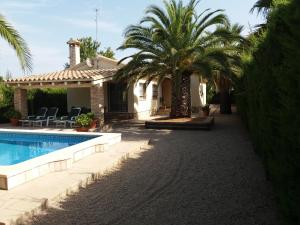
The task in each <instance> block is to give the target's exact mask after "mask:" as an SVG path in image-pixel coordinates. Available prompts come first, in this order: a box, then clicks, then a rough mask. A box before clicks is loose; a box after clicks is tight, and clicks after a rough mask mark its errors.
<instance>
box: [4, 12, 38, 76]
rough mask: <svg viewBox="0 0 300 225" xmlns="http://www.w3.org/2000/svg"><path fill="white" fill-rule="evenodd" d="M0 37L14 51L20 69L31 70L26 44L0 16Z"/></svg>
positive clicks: (29, 55)
mask: <svg viewBox="0 0 300 225" xmlns="http://www.w3.org/2000/svg"><path fill="white" fill-rule="evenodd" d="M0 36H1V37H2V38H3V39H4V40H5V41H7V42H8V44H9V45H10V46H11V47H12V48H13V49H14V50H15V52H16V54H17V57H18V59H19V62H20V65H21V68H22V70H23V71H26V70H27V71H31V70H32V60H31V54H30V50H29V48H28V47H27V44H26V42H25V41H24V39H23V38H22V37H21V36H20V34H19V33H18V31H16V30H15V29H14V28H13V27H12V26H11V25H10V24H9V23H8V22H7V21H6V19H5V17H4V16H2V15H1V14H0Z"/></svg>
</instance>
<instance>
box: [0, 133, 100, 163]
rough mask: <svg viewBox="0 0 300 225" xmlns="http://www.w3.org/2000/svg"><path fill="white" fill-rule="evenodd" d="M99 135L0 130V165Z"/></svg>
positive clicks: (22, 159) (17, 161) (29, 157)
mask: <svg viewBox="0 0 300 225" xmlns="http://www.w3.org/2000/svg"><path fill="white" fill-rule="evenodd" d="M96 137H99V136H96V135H95V136H80V135H53V134H28V133H10V132H7V133H6V132H0V166H8V165H14V164H17V163H20V162H24V161H26V160H29V159H32V158H36V157H38V156H41V155H45V154H48V153H50V152H53V151H56V150H59V149H62V148H66V147H69V146H72V145H76V144H79V143H81V142H84V141H88V140H91V139H93V138H96Z"/></svg>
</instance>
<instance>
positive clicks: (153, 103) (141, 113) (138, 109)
mask: <svg viewBox="0 0 300 225" xmlns="http://www.w3.org/2000/svg"><path fill="white" fill-rule="evenodd" d="M145 82H146V81H144V80H140V81H138V82H136V84H135V85H134V87H133V96H131V98H129V99H128V100H132V98H133V99H134V104H133V109H134V113H135V115H136V118H137V119H147V118H149V117H150V116H151V115H154V114H155V112H156V111H157V110H158V108H159V96H158V98H157V99H153V98H152V95H153V89H152V87H153V84H156V82H151V83H150V84H149V85H148V86H147V89H146V98H145V99H142V98H140V96H139V93H140V91H139V84H140V83H145ZM129 102H130V101H129Z"/></svg>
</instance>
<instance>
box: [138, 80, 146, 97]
mask: <svg viewBox="0 0 300 225" xmlns="http://www.w3.org/2000/svg"><path fill="white" fill-rule="evenodd" d="M146 89H147V85H146V83H140V84H139V91H140V98H141V99H146Z"/></svg>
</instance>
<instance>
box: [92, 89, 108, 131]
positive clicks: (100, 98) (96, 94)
mask: <svg viewBox="0 0 300 225" xmlns="http://www.w3.org/2000/svg"><path fill="white" fill-rule="evenodd" d="M90 92H91V111H92V112H93V113H94V114H95V117H96V118H99V123H100V124H99V125H100V127H102V125H103V124H104V106H105V100H104V87H103V84H98V85H96V86H93V87H91V88H90Z"/></svg>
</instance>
